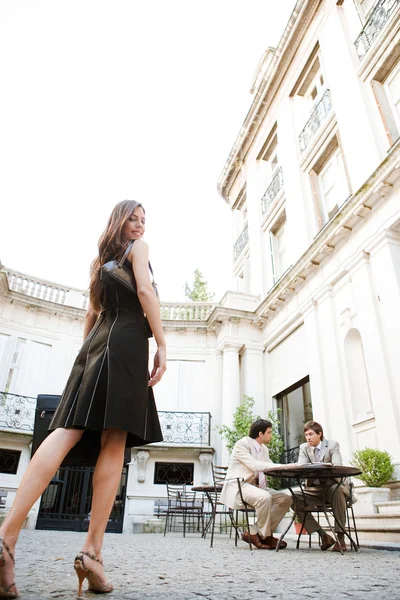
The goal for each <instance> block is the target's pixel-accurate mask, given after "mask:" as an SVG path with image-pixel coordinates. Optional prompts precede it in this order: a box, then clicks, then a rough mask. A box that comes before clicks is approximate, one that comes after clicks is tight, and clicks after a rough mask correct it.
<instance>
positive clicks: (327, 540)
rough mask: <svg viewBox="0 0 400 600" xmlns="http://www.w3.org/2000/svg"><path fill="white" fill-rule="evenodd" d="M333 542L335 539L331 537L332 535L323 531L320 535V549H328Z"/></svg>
mask: <svg viewBox="0 0 400 600" xmlns="http://www.w3.org/2000/svg"><path fill="white" fill-rule="evenodd" d="M334 543H335V540H334V539H333V537H332V536H330V535H328V534H327V533H324V535H323V536H322V537H321V550H328V548H330V547H331V546H333V544H334ZM339 552H340V550H339Z"/></svg>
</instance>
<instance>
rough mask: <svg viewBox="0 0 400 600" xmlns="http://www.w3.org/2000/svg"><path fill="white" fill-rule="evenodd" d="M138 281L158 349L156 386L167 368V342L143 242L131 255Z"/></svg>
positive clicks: (155, 358)
mask: <svg viewBox="0 0 400 600" xmlns="http://www.w3.org/2000/svg"><path fill="white" fill-rule="evenodd" d="M130 257H131V261H132V269H133V272H134V275H135V279H136V287H137V293H138V298H139V301H140V304H141V305H142V308H143V310H144V312H145V313H146V317H147V319H148V321H149V324H150V327H151V330H152V332H153V335H154V339H155V341H156V343H157V346H158V349H157V352H156V355H155V357H154V366H153V370H152V372H151V378H150V381H149V385H155V384H156V383H158V382H159V381H160V379H161V377H162V376H163V375H164V373H165V370H166V368H167V356H166V342H165V337H164V331H163V328H162V323H161V317H160V306H159V303H158V299H157V297H156V294H155V291H154V288H153V286H152V284H151V280H150V273H149V247H148V245H147V244H146V242H144V241H143V240H136V242H135V243H134V244H133V246H132V250H131V253H130Z"/></svg>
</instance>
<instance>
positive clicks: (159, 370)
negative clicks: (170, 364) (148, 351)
mask: <svg viewBox="0 0 400 600" xmlns="http://www.w3.org/2000/svg"><path fill="white" fill-rule="evenodd" d="M166 370H167V351H166V348H165V347H163V346H159V347H158V349H157V352H156V353H155V355H154V365H153V369H152V371H151V375H150V379H149V386H152V387H153V386H154V385H156V383H158V382H159V381H160V379H161V377H162V376H163V375H164V373H165V371H166Z"/></svg>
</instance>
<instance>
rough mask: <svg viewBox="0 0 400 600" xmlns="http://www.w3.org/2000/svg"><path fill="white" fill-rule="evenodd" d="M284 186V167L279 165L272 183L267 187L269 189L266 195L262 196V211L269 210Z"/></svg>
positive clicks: (263, 212)
mask: <svg viewBox="0 0 400 600" xmlns="http://www.w3.org/2000/svg"><path fill="white" fill-rule="evenodd" d="M282 188H283V172H282V167H279V169H278V171H277V172H276V173H275V175H274V177H273V179H272V181H271V183H270V184H269V186H268V187H267V190H266V192H265V194H264V196H263V197H262V198H261V211H262V214H263V215H265V213H266V212H267V210H268V207H269V206H270V205H271V204H272V203H273V201H274V200H275V198H276V197H277V195H278V194H279V192H280V191H281V189H282Z"/></svg>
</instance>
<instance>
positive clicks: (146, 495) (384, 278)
mask: <svg viewBox="0 0 400 600" xmlns="http://www.w3.org/2000/svg"><path fill="white" fill-rule="evenodd" d="M399 58H400V1H399V0H379V1H375V2H373V1H370V0H363V1H362V0H298V2H297V3H296V5H295V8H294V11H293V13H292V16H291V18H290V20H289V22H288V24H287V26H286V29H285V31H284V33H283V36H282V38H281V41H280V43H279V45H278V47H277V48H276V49H272V48H268V49H267V51H266V52H265V55H264V56H263V58H262V60H261V62H260V64H259V66H258V68H257V71H256V74H255V77H254V80H253V82H252V86H251V92H252V94H253V100H252V102H251V106H250V109H249V111H248V114H247V116H246V119H245V121H244V123H243V126H242V128H241V130H240V133H239V135H238V137H237V139H236V142H235V144H234V146H233V148H232V151H231V153H230V155H229V157H228V159H227V161H226V164H225V167H224V169H223V172H222V174H221V177H220V179H219V182H218V189H219V192H220V194H221V196H222V197H223V199H224V200H225V201H226V202H227V203H228V204H229V206H230V207H231V209H232V224H233V262H232V264H233V267H232V269H233V270H232V277H233V285H232V290H230V291H227V292H226V294H225V295H224V297H223V298H222V300H221V302H219V303H218V304H197V303H181V304H178V303H165V304H162V305H161V316H162V318H163V324H164V327H165V331H166V336H167V343H168V349H169V350H168V370H167V374H166V376H165V377H164V378H163V380H162V381H161V382H160V384H159V385H158V386H157V388H156V390H155V393H156V401H157V405H158V409H159V411H160V417H161V422H162V426H163V432H164V438H165V441H164V443H163V444H154V445H151V446H147V447H143V448H137V449H133V451H132V456H131V457H130V460H129V461H128V463H127V472H128V474H127V481H126V486H125V489H124V497H125V498H126V500H125V505H124V506H125V512H124V518H123V529H124V531H126V532H131V531H133V530H134V528H135V526H136V525H137V524H140V523H142V522H144V521H145V520H146V519H147V520H148V519H150V518H151V516H152V515H153V514H154V512H155V508H156V506H157V503H159V502H160V498H163V497H165V491H164V488H165V486H163V483H162V482H163V481H165V479H166V478H173V476H174V473H175V474H177V477H178V478H184V479H185V480H187V481H193V482H194V483H195V484H202V483H203V484H206V483H208V482H209V481H210V463H211V461H214V462H215V463H216V464H225V463H226V462H227V460H228V454H227V451H226V449H225V446H224V443H223V441H222V440H221V438H220V435H219V434H218V433H217V430H216V428H218V426H220V425H221V424H226V425H229V424H231V422H232V415H233V412H234V411H235V409H236V408H237V407H238V406H239V404H240V402H241V398H242V397H243V395H244V394H245V395H247V396H250V397H252V398H254V400H255V412H256V413H258V414H261V415H265V414H266V413H267V411H268V410H270V409H272V410H276V409H277V408H280V409H281V413H280V414H281V421H282V434H283V436H284V439H285V445H286V449H287V450H288V451H290V449H293V448H296V447H297V446H298V445H299V443H300V441H302V428H303V423H304V421H305V420H307V419H309V418H311V417H313V418H314V419H316V420H318V421H321V423H322V424H323V425H324V429H325V433H326V436H327V437H328V438H333V439H336V440H338V441H339V442H340V445H341V448H342V453H343V457H344V461H345V462H346V463H348V462H349V461H350V460H351V458H352V454H353V452H354V451H355V450H357V449H361V448H364V447H367V446H368V447H373V448H380V449H386V450H388V451H389V452H390V454H391V455H392V457H393V460H394V463H395V477H396V478H399V475H400V441H399V440H400V435H399V433H400V370H399V369H398V365H397V362H398V356H399V355H400V311H399V309H398V306H399V296H400V62H399ZM86 301H87V295H86V294H85V293H84V292H82V291H80V290H71V289H67V288H65V287H64V286H60V285H56V284H54V283H51V282H44V281H39V280H36V279H34V278H32V277H30V276H27V275H24V274H22V273H16V272H13V271H10V270H8V269H7V268H6V267H4V266H3V267H2V269H1V271H0V392H3V394H2V397H1V404H0V413H2V416H1V419H0V452H3V455H4V456H3V466H2V467H1V466H0V470H1V471H2V475H1V483H0V489H1V494H2V500H3V505H4V506H5V508H7V506H8V505H9V503H10V502H11V501H12V497H13V493H14V491H15V489H16V488H17V487H18V482H19V481H20V477H21V475H22V473H23V471H24V470H25V468H26V464H27V462H28V460H29V456H30V450H29V444H30V441H31V437H32V428H33V413H34V408H35V398H36V395H37V394H38V393H47V394H60V393H61V391H62V389H63V386H64V384H65V381H66V379H67V377H68V374H69V370H70V367H71V365H72V362H73V360H74V358H75V356H76V354H77V352H78V350H79V347H80V344H81V340H82V330H83V319H84V313H85V304H86ZM150 347H151V353H153V352H154V350H155V348H154V345H153V342H151V346H150ZM22 397H23V398H22ZM18 399H19V400H18ZM18 402H19V404H18ZM13 457H14V458H13ZM7 465H8V466H7ZM7 468H8V471H7ZM38 510H39V508H38V506H37V507H35V509H34V510H33V511H32V515H31V519H30V525H31V526H34V523H35V521H36V517H37V513H38Z"/></svg>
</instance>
